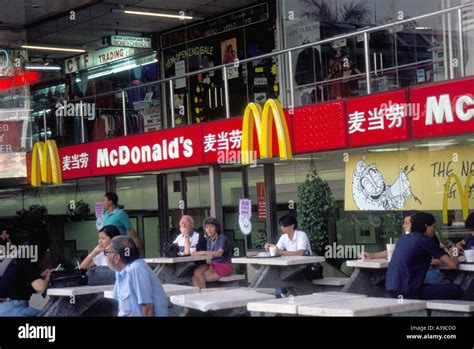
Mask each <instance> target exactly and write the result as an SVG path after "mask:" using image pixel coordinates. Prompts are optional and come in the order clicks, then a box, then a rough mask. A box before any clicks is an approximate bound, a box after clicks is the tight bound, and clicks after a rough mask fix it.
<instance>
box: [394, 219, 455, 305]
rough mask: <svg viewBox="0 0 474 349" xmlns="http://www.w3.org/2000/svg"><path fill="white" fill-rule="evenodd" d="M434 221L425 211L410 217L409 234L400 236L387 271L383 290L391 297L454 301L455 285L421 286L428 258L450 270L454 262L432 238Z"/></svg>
mask: <svg viewBox="0 0 474 349" xmlns="http://www.w3.org/2000/svg"><path fill="white" fill-rule="evenodd" d="M435 222H436V220H435V218H434V217H433V215H431V214H429V213H425V212H418V213H415V214H413V215H411V233H410V234H407V235H404V236H402V238H401V239H400V240H399V241H398V243H397V246H396V248H395V251H394V252H393V255H392V258H391V260H390V264H389V265H388V270H387V279H386V281H385V287H386V289H387V291H388V293H389V294H390V295H391V296H392V297H398V296H403V297H404V298H415V299H455V298H459V297H460V296H461V293H462V290H461V288H460V287H459V285H456V284H436V285H435V284H423V282H424V279H425V276H426V273H427V272H428V269H429V267H430V264H431V259H432V258H434V259H438V260H440V261H441V262H442V263H443V264H445V265H447V266H448V267H449V268H451V269H456V268H457V266H458V260H457V258H455V257H449V256H448V255H447V254H446V252H445V251H444V250H443V249H441V248H440V246H439V244H438V243H436V242H435V240H434V239H433V236H434V233H435Z"/></svg>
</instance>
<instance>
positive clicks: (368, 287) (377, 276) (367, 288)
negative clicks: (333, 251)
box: [342, 258, 389, 297]
mask: <svg viewBox="0 0 474 349" xmlns="http://www.w3.org/2000/svg"><path fill="white" fill-rule="evenodd" d="M346 263H347V266H348V267H353V268H355V270H354V272H353V273H352V275H351V277H350V279H349V281H348V282H347V283H346V285H345V286H344V287H343V288H342V291H343V292H349V293H359V294H364V295H368V296H373V297H385V296H386V290H385V276H386V274H387V268H388V263H389V261H388V260H387V259H386V258H376V259H358V260H352V261H347V262H346Z"/></svg>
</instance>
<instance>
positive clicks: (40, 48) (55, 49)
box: [21, 45, 86, 53]
mask: <svg viewBox="0 0 474 349" xmlns="http://www.w3.org/2000/svg"><path fill="white" fill-rule="evenodd" d="M21 48H27V49H31V50H44V51H60V52H79V53H84V52H86V50H83V49H79V48H66V47H53V46H36V45H21Z"/></svg>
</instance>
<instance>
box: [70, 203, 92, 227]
mask: <svg viewBox="0 0 474 349" xmlns="http://www.w3.org/2000/svg"><path fill="white" fill-rule="evenodd" d="M90 213H91V209H90V206H89V204H88V203H86V202H84V201H83V200H79V201H74V200H71V202H69V204H68V206H67V219H68V221H69V222H72V221H83V220H84V219H86V218H87V217H88V216H89V214H90Z"/></svg>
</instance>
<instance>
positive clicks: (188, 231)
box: [173, 215, 199, 256]
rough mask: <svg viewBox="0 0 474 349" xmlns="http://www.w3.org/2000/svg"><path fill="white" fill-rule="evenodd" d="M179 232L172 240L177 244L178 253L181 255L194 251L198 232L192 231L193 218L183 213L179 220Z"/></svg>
mask: <svg viewBox="0 0 474 349" xmlns="http://www.w3.org/2000/svg"><path fill="white" fill-rule="evenodd" d="M179 230H180V231H181V234H179V235H178V236H177V238H176V239H175V240H174V241H173V244H177V245H178V246H179V253H180V254H181V255H183V256H188V255H191V253H193V252H194V251H196V247H197V244H198V242H199V233H198V232H196V231H194V220H193V218H192V217H191V216H188V215H184V216H182V217H181V220H180V221H179Z"/></svg>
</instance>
